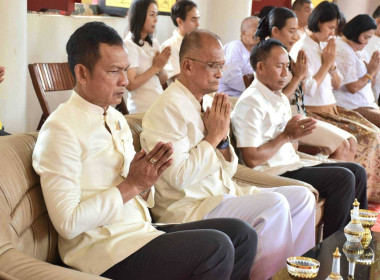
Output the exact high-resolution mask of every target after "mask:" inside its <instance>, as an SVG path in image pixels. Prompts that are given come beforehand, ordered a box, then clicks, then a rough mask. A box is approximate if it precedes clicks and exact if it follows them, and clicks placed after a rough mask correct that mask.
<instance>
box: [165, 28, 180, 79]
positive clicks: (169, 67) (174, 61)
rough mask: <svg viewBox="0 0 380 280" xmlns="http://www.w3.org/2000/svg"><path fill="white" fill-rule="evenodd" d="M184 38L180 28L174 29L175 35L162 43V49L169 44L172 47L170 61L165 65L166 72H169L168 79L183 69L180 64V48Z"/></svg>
mask: <svg viewBox="0 0 380 280" xmlns="http://www.w3.org/2000/svg"><path fill="white" fill-rule="evenodd" d="M182 40H183V36H182V35H181V34H180V33H179V32H178V29H174V31H173V36H172V37H170V38H169V39H167V40H166V41H165V42H163V43H162V45H161V51H162V50H163V49H164V48H165V47H167V46H170V48H171V55H170V58H169V61H168V63H166V65H165V67H164V69H165V70H166V73H167V74H168V79H171V78H172V77H174V76H176V75H178V74H179V72H180V71H181V67H180V65H179V49H180V48H181V43H182Z"/></svg>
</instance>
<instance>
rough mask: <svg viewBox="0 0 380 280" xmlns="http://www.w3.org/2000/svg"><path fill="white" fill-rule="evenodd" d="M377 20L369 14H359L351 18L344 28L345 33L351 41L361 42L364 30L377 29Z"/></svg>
mask: <svg viewBox="0 0 380 280" xmlns="http://www.w3.org/2000/svg"><path fill="white" fill-rule="evenodd" d="M376 28H377V25H376V21H375V20H374V19H373V18H372V17H371V16H370V15H367V14H361V15H357V16H356V17H354V18H353V19H351V20H350V21H349V22H347V24H346V25H345V26H344V28H343V35H344V36H345V37H346V38H347V39H348V40H351V41H354V42H355V43H358V44H360V42H359V36H360V34H362V33H363V32H366V31H368V30H372V29H376Z"/></svg>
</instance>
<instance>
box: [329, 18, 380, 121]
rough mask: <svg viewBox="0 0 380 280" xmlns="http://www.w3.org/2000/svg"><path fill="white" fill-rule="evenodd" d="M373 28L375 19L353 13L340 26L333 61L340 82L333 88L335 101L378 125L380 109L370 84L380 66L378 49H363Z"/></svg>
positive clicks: (373, 30) (375, 26) (371, 34)
mask: <svg viewBox="0 0 380 280" xmlns="http://www.w3.org/2000/svg"><path fill="white" fill-rule="evenodd" d="M376 28H377V25H376V22H375V20H374V19H373V18H372V17H371V16H369V15H367V14H362V15H357V16H356V17H354V18H353V19H351V20H350V21H349V22H348V23H347V24H346V25H345V26H344V28H343V37H341V38H338V39H337V42H336V65H337V67H338V69H339V72H340V73H341V75H342V85H341V87H340V88H339V89H335V90H334V95H335V98H336V101H337V105H338V106H341V107H343V108H346V109H348V110H354V111H356V112H358V113H360V114H361V115H362V116H363V117H365V118H366V119H367V120H369V121H370V122H371V123H373V124H375V125H376V126H377V127H380V109H379V106H378V105H377V102H375V97H374V96H373V91H372V88H371V85H372V80H373V79H374V78H375V77H376V75H377V72H378V71H379V67H380V53H379V50H376V51H375V52H373V54H372V56H371V57H369V56H368V53H367V52H366V51H365V50H363V48H364V47H365V46H366V45H367V43H368V41H369V40H370V38H371V37H372V36H373V34H374V32H375V30H376Z"/></svg>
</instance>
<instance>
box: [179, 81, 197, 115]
mask: <svg viewBox="0 0 380 280" xmlns="http://www.w3.org/2000/svg"><path fill="white" fill-rule="evenodd" d="M174 83H175V84H176V85H177V86H178V87H180V88H181V89H182V91H183V93H185V95H186V96H187V98H189V99H190V101H191V103H192V104H193V105H194V108H195V109H196V110H197V111H198V112H199V113H201V112H202V107H201V103H199V101H198V100H197V99H196V98H195V97H194V95H193V94H192V93H191V91H190V90H188V89H187V87H185V86H184V84H182V83H181V82H180V81H179V80H178V79H176V80H175V82H174ZM202 101H203V98H202ZM202 104H204V102H202Z"/></svg>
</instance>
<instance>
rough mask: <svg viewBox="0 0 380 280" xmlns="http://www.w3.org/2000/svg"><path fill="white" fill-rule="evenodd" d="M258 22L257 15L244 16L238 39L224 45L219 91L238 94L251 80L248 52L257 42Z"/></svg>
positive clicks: (251, 70)
mask: <svg viewBox="0 0 380 280" xmlns="http://www.w3.org/2000/svg"><path fill="white" fill-rule="evenodd" d="M258 23H259V18H258V17H255V16H252V17H247V18H245V19H244V20H243V21H242V23H241V28H240V40H236V41H232V42H230V43H228V44H226V45H225V46H224V53H225V56H226V70H225V71H224V73H223V78H222V79H221V80H220V85H219V91H222V92H225V93H227V94H228V95H229V96H236V97H238V96H240V95H241V93H242V92H243V91H244V90H245V89H246V88H247V87H248V86H249V85H250V84H251V82H252V81H253V69H252V67H251V64H250V63H249V54H250V52H251V50H252V49H253V47H254V46H255V45H256V44H257V43H258V42H259V39H257V38H255V33H256V30H257V25H258Z"/></svg>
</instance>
